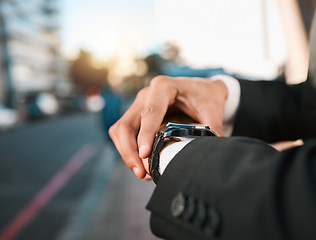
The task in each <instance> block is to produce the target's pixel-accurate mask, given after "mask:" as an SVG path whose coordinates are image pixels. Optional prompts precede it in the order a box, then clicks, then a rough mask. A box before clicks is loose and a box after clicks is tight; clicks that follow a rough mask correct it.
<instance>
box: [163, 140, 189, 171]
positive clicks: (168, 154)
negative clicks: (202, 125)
mask: <svg viewBox="0 0 316 240" xmlns="http://www.w3.org/2000/svg"><path fill="white" fill-rule="evenodd" d="M192 140H194V138H185V137H181V138H177V139H170V140H168V141H167V144H166V146H164V147H163V148H162V150H161V151H160V153H159V158H160V164H159V172H160V174H161V175H162V174H163V172H164V171H165V169H166V168H167V166H168V165H169V163H170V162H171V161H172V159H173V158H174V157H175V156H176V155H177V153H178V152H180V151H181V150H182V149H183V148H184V147H185V146H186V145H187V144H188V143H190V142H191V141H192Z"/></svg>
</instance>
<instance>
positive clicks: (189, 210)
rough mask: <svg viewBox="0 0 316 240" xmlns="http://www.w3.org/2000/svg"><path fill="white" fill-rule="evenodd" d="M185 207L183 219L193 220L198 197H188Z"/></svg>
mask: <svg viewBox="0 0 316 240" xmlns="http://www.w3.org/2000/svg"><path fill="white" fill-rule="evenodd" d="M185 208H186V209H185V211H184V213H183V220H185V221H187V222H191V221H192V219H193V216H194V214H195V210H196V199H195V198H194V197H193V196H189V197H188V199H187V201H186V207H185Z"/></svg>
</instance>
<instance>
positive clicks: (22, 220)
mask: <svg viewBox="0 0 316 240" xmlns="http://www.w3.org/2000/svg"><path fill="white" fill-rule="evenodd" d="M95 152H96V149H95V148H94V147H93V146H92V145H90V144H86V145H84V146H83V147H82V148H81V149H80V150H79V151H78V152H77V153H76V154H75V155H74V156H73V157H72V158H71V159H70V160H69V161H68V163H67V164H66V165H65V166H64V167H63V168H62V169H61V170H60V171H59V172H58V173H57V174H56V175H55V176H54V177H53V178H52V179H51V181H50V182H49V183H48V184H47V185H46V186H44V188H43V189H42V190H41V191H40V192H39V193H38V194H37V195H36V196H35V197H34V198H33V199H32V200H31V202H30V203H29V204H28V205H27V206H26V207H25V208H24V209H22V211H21V212H20V213H19V214H18V215H17V216H16V217H15V218H14V219H13V220H12V221H11V222H10V223H9V224H8V225H7V226H6V227H5V228H4V230H3V231H2V232H1V234H0V240H11V239H13V238H14V237H16V236H17V235H18V234H19V233H20V232H21V231H22V230H23V228H25V227H26V226H27V225H28V224H29V223H30V222H31V221H32V219H33V218H34V217H35V216H36V215H37V214H38V212H39V211H40V210H41V209H42V208H43V207H44V206H45V205H46V203H47V202H48V201H50V200H51V199H52V197H53V196H54V195H55V194H56V193H57V192H58V191H59V190H60V189H61V188H62V187H63V186H64V185H65V184H66V183H67V182H68V181H69V179H70V178H71V177H72V175H73V174H75V173H76V172H77V171H78V170H79V169H80V168H81V166H83V164H84V163H86V162H87V161H88V160H89V159H90V158H91V157H92V155H93V154H94V153H95Z"/></svg>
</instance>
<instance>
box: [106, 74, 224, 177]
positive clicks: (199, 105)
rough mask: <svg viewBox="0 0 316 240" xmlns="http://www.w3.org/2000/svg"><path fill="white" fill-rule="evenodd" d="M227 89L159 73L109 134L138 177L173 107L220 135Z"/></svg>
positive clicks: (217, 81) (209, 82) (222, 85)
mask: <svg viewBox="0 0 316 240" xmlns="http://www.w3.org/2000/svg"><path fill="white" fill-rule="evenodd" d="M226 97H227V88H226V86H225V84H224V83H223V82H222V81H219V80H215V81H210V80H206V79H203V78H189V77H181V78H171V77H166V76H158V77H156V78H154V79H153V80H152V81H151V83H150V86H149V87H146V88H144V89H142V90H140V91H139V93H138V94H137V96H136V99H135V101H134V103H133V104H132V105H131V107H130V108H129V109H128V110H127V111H126V113H125V114H124V115H123V116H122V118H121V119H120V120H119V121H118V122H117V123H116V124H114V125H113V126H112V127H111V128H110V130H109V134H110V136H111V138H112V140H113V142H114V144H115V146H116V148H117V150H118V151H119V153H120V155H121V157H122V159H123V160H124V162H125V163H126V165H127V166H128V167H129V168H130V169H131V170H132V171H133V172H134V173H135V175H136V176H137V177H138V178H144V177H145V176H146V174H147V172H146V170H145V167H146V165H147V160H144V159H146V158H147V157H148V156H149V154H150V152H151V148H152V144H153V140H154V137H155V134H156V133H157V131H158V129H159V127H160V125H161V124H162V122H163V119H164V117H165V115H166V112H167V110H168V108H169V107H170V106H176V107H177V108H179V109H180V110H181V111H183V112H184V113H185V114H187V115H188V116H189V117H191V118H192V119H194V120H195V121H197V122H199V123H201V124H205V125H208V126H210V128H211V129H212V130H213V131H215V132H216V133H217V135H218V136H222V135H223V126H222V124H223V114H224V108H225V101H226Z"/></svg>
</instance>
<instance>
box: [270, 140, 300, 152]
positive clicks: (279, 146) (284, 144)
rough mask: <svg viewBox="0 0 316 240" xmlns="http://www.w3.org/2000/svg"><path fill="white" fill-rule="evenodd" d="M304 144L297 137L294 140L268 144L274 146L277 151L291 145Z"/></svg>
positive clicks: (291, 146) (288, 147)
mask: <svg viewBox="0 0 316 240" xmlns="http://www.w3.org/2000/svg"><path fill="white" fill-rule="evenodd" d="M302 145H304V142H303V140H302V139H298V140H296V141H284V142H277V143H273V144H270V146H271V147H273V148H275V149H276V150H278V151H284V150H287V149H290V148H293V147H299V146H302Z"/></svg>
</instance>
